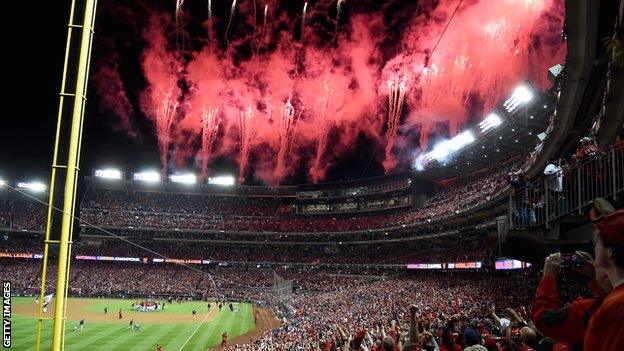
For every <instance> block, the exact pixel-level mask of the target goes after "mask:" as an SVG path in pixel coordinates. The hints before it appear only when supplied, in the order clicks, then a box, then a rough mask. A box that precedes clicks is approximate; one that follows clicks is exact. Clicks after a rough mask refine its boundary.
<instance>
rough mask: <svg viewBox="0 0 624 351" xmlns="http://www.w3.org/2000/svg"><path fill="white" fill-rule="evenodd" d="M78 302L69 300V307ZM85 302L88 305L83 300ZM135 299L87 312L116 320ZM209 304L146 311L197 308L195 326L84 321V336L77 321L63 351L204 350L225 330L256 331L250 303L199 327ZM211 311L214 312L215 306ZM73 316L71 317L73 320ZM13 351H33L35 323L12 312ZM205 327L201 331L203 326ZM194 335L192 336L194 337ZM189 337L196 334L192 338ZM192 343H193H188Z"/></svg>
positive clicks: (46, 343)
mask: <svg viewBox="0 0 624 351" xmlns="http://www.w3.org/2000/svg"><path fill="white" fill-rule="evenodd" d="M75 300H77V299H70V301H69V304H70V305H71V303H72V301H75ZM83 301H84V300H83ZM132 301H133V300H121V299H90V300H89V302H92V303H90V304H89V305H88V306H86V307H84V310H85V311H88V312H95V313H102V314H103V310H104V307H105V306H108V308H109V314H111V313H112V314H113V315H116V314H117V311H118V310H119V308H120V307H121V308H122V309H124V310H126V311H129V310H130V306H131V304H132ZM32 303H33V299H32V298H20V297H14V298H12V304H13V306H14V309H15V306H17V305H18V304H32ZM206 305H207V303H204V302H200V301H197V302H185V303H183V304H181V305H177V304H172V305H166V310H165V311H155V312H144V313H158V314H161V313H162V314H168V313H171V314H174V313H177V314H180V313H188V314H189V315H190V313H191V311H192V310H193V308H195V309H196V310H197V312H198V315H197V317H196V321H192V322H186V323H148V322H141V330H140V331H130V330H128V329H126V327H127V326H128V321H127V320H124V321H123V322H122V321H114V322H113V321H112V322H89V320H88V319H87V320H86V323H85V328H84V330H83V331H82V332H80V331H78V332H74V331H73V327H74V326H76V325H78V321H76V320H69V321H68V322H67V328H66V329H67V331H66V336H65V350H67V351H73V350H76V351H78V350H88V351H95V350H107V351H110V350H120V351H121V350H133V351H134V350H136V351H143V350H145V351H154V350H155V349H156V344H161V345H163V347H164V349H165V351H172V350H175V351H178V350H180V349H181V347H182V346H183V345H184V344H185V343H186V344H185V346H184V348H183V350H189V351H190V350H206V348H208V347H211V346H218V345H219V344H220V342H221V333H222V332H223V331H224V330H227V332H228V335H229V338H230V339H231V338H234V337H236V336H238V335H241V334H243V333H246V332H248V331H251V330H253V328H254V327H255V326H254V319H253V309H252V306H251V305H250V304H236V307H237V308H239V311H237V312H235V313H231V312H229V311H227V312H226V308H224V309H223V311H224V312H223V313H218V314H217V315H216V316H215V317H214V320H212V321H210V322H205V323H203V324H201V321H202V319H203V317H204V316H205V315H206V311H207V308H206ZM212 305H213V309H214V308H216V307H215V304H214V303H213V304H212ZM70 317H71V316H70ZM11 321H12V334H13V335H12V344H13V346H12V348H11V349H12V350H34V349H35V337H36V331H37V319H36V317H33V316H27V315H20V314H16V313H14V314H13V316H12V318H11ZM200 324H201V326H200ZM193 333H194V334H193ZM191 335H193V336H192V337H191ZM42 337H43V342H42V350H48V349H50V346H51V339H52V321H44V329H43V334H42ZM189 338H190V339H189Z"/></svg>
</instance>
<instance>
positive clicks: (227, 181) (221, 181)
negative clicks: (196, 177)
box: [208, 176, 235, 186]
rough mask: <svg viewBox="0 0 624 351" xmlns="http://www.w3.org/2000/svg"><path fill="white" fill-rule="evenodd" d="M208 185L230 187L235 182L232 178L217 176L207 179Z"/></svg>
mask: <svg viewBox="0 0 624 351" xmlns="http://www.w3.org/2000/svg"><path fill="white" fill-rule="evenodd" d="M208 184H214V185H225V186H232V185H234V184H235V180H234V177H232V176H219V177H213V178H208Z"/></svg>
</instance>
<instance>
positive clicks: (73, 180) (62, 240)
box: [35, 0, 97, 351]
mask: <svg viewBox="0 0 624 351" xmlns="http://www.w3.org/2000/svg"><path fill="white" fill-rule="evenodd" d="M96 7H97V0H72V1H71V6H70V11H69V23H68V26H67V40H66V46H65V58H64V64H63V74H62V78H61V89H60V94H59V107H58V114H57V127H56V135H55V140H54V150H53V156H52V172H51V175H50V188H49V189H50V192H49V194H50V195H49V197H48V213H47V220H46V231H45V241H44V246H43V264H42V267H43V268H42V270H41V291H40V294H39V301H43V299H44V294H45V289H46V274H47V265H48V253H49V249H50V244H58V266H57V267H58V269H57V276H56V291H55V301H54V317H53V321H54V324H53V326H52V347H51V349H52V351H61V350H63V349H64V346H65V323H66V321H67V291H68V290H69V289H68V286H67V283H68V281H69V259H70V253H71V246H70V245H71V242H72V235H73V227H74V218H75V216H74V213H75V204H76V185H77V183H78V171H79V169H80V146H81V144H82V128H83V121H84V109H85V103H86V100H87V83H88V81H89V64H90V62H91V46H92V42H93V33H94V30H95V28H94V27H95V9H96ZM75 36H78V37H77V38H75ZM76 39H77V40H76ZM76 60H77V62H76ZM68 78H69V81H68ZM59 153H60V154H59ZM58 172H61V173H60V175H59V178H58V179H57V173H58ZM63 175H64V177H63ZM56 187H59V188H61V189H63V191H55V188H56ZM55 193H56V194H57V196H55ZM53 208H62V212H61V223H60V226H59V224H58V223H56V222H57V221H56V220H55V219H54V217H55V216H53V214H52V209H53ZM53 228H54V232H55V233H59V232H60V235H59V239H58V240H56V239H55V240H51V239H50V234H51V232H52V231H53ZM44 319H48V318H44V316H43V303H39V313H38V318H37V337H36V347H35V350H36V351H39V350H41V333H42V331H43V321H44Z"/></svg>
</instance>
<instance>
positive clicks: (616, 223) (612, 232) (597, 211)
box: [589, 198, 624, 246]
mask: <svg viewBox="0 0 624 351" xmlns="http://www.w3.org/2000/svg"><path fill="white" fill-rule="evenodd" d="M589 218H590V219H591V221H592V222H594V225H595V226H596V229H598V231H599V232H600V236H601V237H603V238H604V239H605V240H606V241H608V242H609V243H611V244H614V245H618V246H624V210H617V211H616V210H615V208H613V206H612V205H611V204H610V203H609V202H608V201H607V200H605V199H601V198H598V199H595V200H594V208H592V209H591V211H590V212H589Z"/></svg>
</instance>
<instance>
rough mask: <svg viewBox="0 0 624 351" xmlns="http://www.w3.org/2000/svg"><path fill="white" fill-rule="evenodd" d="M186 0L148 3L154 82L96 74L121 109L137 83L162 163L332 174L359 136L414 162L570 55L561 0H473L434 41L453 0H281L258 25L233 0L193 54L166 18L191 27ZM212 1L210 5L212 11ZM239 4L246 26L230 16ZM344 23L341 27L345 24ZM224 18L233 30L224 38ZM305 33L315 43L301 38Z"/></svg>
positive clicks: (391, 157)
mask: <svg viewBox="0 0 624 351" xmlns="http://www.w3.org/2000/svg"><path fill="white" fill-rule="evenodd" d="M183 3H184V2H183V1H181V0H177V1H176V15H175V17H172V16H166V15H162V14H156V15H150V16H151V17H149V20H148V23H147V24H146V25H144V26H142V27H143V28H146V29H145V31H144V32H143V38H142V39H143V40H144V42H145V43H146V44H147V45H146V47H145V49H144V50H143V51H142V53H141V68H142V72H141V73H142V74H143V77H144V78H145V88H144V89H143V90H141V91H140V92H138V94H137V93H136V92H134V91H125V92H124V91H123V90H124V89H127V88H126V87H128V86H133V85H132V84H126V79H131V78H128V77H125V76H124V75H122V74H121V72H123V71H124V70H121V69H118V68H117V67H116V66H111V65H102V67H98V68H97V69H98V70H99V72H96V74H94V75H93V77H94V79H102V80H112V81H114V84H109V85H108V86H109V88H108V89H102V87H103V86H104V85H105V84H107V82H106V81H104V82H98V84H96V86H98V87H100V88H98V93H99V94H100V95H101V99H99V100H100V101H101V103H102V104H105V105H106V106H107V108H108V110H109V111H119V112H115V113H116V114H119V118H120V119H121V120H122V121H123V120H127V119H129V118H130V115H140V114H138V113H132V106H133V104H132V103H133V102H134V101H132V99H133V97H136V96H138V102H137V104H136V105H137V106H138V107H140V112H141V113H142V115H143V116H146V117H147V118H149V119H150V120H152V121H153V122H154V125H155V127H156V128H155V129H156V132H157V134H158V149H159V151H160V157H161V162H162V165H163V168H165V167H166V165H167V164H168V163H167V161H168V160H167V158H168V157H169V155H170V157H172V158H173V159H174V160H175V161H176V162H174V164H184V161H185V160H187V159H189V158H193V157H194V158H196V159H198V160H201V168H202V173H205V172H207V171H206V167H207V164H208V163H209V161H210V160H211V159H215V158H225V159H231V160H235V161H237V163H238V166H239V177H240V178H241V180H243V179H244V177H245V176H246V175H250V174H252V175H253V177H254V178H255V179H257V180H259V181H262V182H265V183H268V184H276V183H278V182H280V180H281V179H287V178H288V177H289V176H291V175H293V174H294V172H296V171H297V170H299V169H302V168H301V167H299V166H300V165H304V164H305V165H307V167H306V169H307V170H308V174H307V176H308V179H310V180H311V181H315V182H316V181H321V180H323V179H324V177H325V174H326V172H327V171H328V170H329V169H331V167H332V166H333V165H336V164H338V163H339V162H340V161H341V160H342V159H344V158H345V157H346V156H347V155H349V154H351V153H352V152H353V151H354V148H355V145H356V143H357V141H358V140H360V139H361V137H362V136H363V137H365V138H366V140H367V141H369V142H371V143H376V145H375V146H377V147H378V148H384V151H385V152H384V157H383V159H381V157H380V160H379V161H382V162H383V165H384V167H385V169H386V170H388V171H390V170H392V169H399V168H400V167H406V166H408V165H409V164H410V161H411V160H409V157H411V156H409V155H411V154H413V148H414V147H416V146H417V145H418V144H419V145H420V147H421V148H423V149H426V148H427V147H428V146H429V140H430V139H431V140H434V138H436V137H437V135H436V133H437V134H444V135H447V134H454V133H456V132H457V130H458V129H459V128H460V127H461V126H462V125H464V124H467V123H472V122H475V121H479V120H481V119H482V118H483V116H485V115H486V114H487V113H488V112H489V111H491V109H492V108H493V107H495V105H496V104H498V103H500V102H501V101H503V100H504V99H506V98H507V97H508V96H509V94H510V93H511V92H512V91H513V88H514V87H515V86H516V85H517V84H518V83H520V82H522V81H524V80H527V79H529V80H531V81H532V82H533V83H535V84H536V85H537V86H539V87H541V88H545V87H548V84H549V83H548V81H547V75H546V72H547V69H548V68H549V67H550V66H552V65H554V64H556V63H560V62H561V61H562V60H563V58H564V49H565V46H564V43H562V42H561V39H560V32H561V26H562V24H563V8H564V6H563V1H562V0H539V1H538V0H497V1H483V0H482V1H477V0H472V1H465V2H464V3H463V5H462V6H461V7H460V8H459V10H458V11H457V13H456V15H455V16H454V18H453V21H452V23H451V24H450V25H449V26H448V29H447V31H446V32H445V34H444V36H443V39H442V40H441V42H440V44H439V46H438V47H437V49H436V50H435V52H434V53H433V54H432V49H433V47H434V46H435V44H436V43H437V42H438V39H439V38H440V36H441V33H442V31H443V29H444V27H445V25H446V23H448V19H449V17H450V14H451V13H453V11H454V9H455V8H456V6H457V1H456V0H440V1H437V2H430V4H429V5H428V7H426V8H425V7H423V8H420V7H419V8H418V11H415V5H406V6H412V7H407V8H406V11H404V12H403V13H402V15H401V16H398V15H397V13H387V12H385V11H386V8H391V6H383V7H381V9H379V8H376V9H375V10H371V11H368V12H367V13H369V14H365V13H361V11H359V8H360V6H364V7H365V6H372V5H365V4H362V5H360V3H359V2H358V4H357V6H356V5H355V3H353V4H351V6H352V7H354V14H353V15H352V16H349V18H348V19H347V18H341V16H342V17H344V16H345V14H346V11H345V9H344V8H342V6H344V5H345V1H344V0H341V1H337V2H336V4H335V6H336V18H335V26H334V19H333V18H328V17H327V16H325V17H324V16H322V13H323V11H326V10H327V9H329V8H330V7H331V6H333V5H334V2H333V1H329V0H327V1H325V2H316V3H314V11H313V12H314V15H312V13H310V14H308V13H307V10H308V7H307V3H305V4H304V5H303V9H302V12H299V10H297V11H295V12H296V13H287V12H286V11H283V9H281V8H280V5H279V4H277V5H275V6H274V7H272V8H271V11H272V13H271V14H269V13H268V10H269V9H268V5H267V4H265V6H264V11H263V19H262V30H261V32H260V31H257V30H256V29H254V23H255V22H254V21H255V19H254V13H255V11H256V10H255V6H252V5H251V2H244V3H243V2H241V4H240V6H239V7H238V8H237V2H236V0H232V2H231V8H230V12H229V14H228V16H229V18H223V19H222V21H214V25H213V26H210V27H211V28H209V29H208V30H209V31H213V33H209V34H210V37H211V38H213V39H211V40H206V41H202V40H201V39H195V38H190V40H192V41H193V40H196V41H194V42H193V44H194V46H193V47H197V48H198V49H197V50H194V51H193V53H191V54H188V53H186V52H185V53H184V54H182V53H181V52H180V51H181V50H179V51H175V50H170V49H171V48H172V47H175V45H171V43H173V40H172V39H173V33H171V34H169V33H168V30H169V28H172V27H173V26H174V25H176V28H179V29H180V31H182V32H183V33H182V34H184V35H187V36H188V34H187V33H186V32H185V28H186V27H192V26H182V25H180V24H181V20H184V21H186V20H187V19H189V18H190V19H191V20H192V18H193V13H191V12H190V11H187V12H184V11H183V10H182V8H181V6H182V4H183ZM366 3H369V2H366ZM370 3H373V2H370ZM392 4H394V2H392ZM208 5H209V12H208V16H209V17H211V16H213V15H215V16H216V15H217V13H216V12H215V13H214V14H213V13H212V12H211V11H212V10H211V9H210V8H211V5H212V3H211V2H209V4H208ZM271 6H273V5H271ZM388 11H390V10H388ZM393 11H396V10H393ZM155 12H157V11H155ZM235 13H236V15H237V19H238V18H239V17H240V19H241V25H240V26H232V21H233V16H234V14H235ZM269 15H270V16H271V20H270V21H269V19H268V17H269ZM135 16H145V14H143V12H142V13H141V14H139V13H137V14H136V15H135ZM202 16H204V14H203V13H202V14H201V15H200V16H198V17H202ZM152 17H153V18H152ZM299 19H301V23H299ZM127 20H128V21H129V22H130V21H131V20H132V18H127ZM202 20H203V18H202ZM174 21H175V23H174ZM189 23H191V22H189ZM339 23H345V24H344V25H343V26H344V27H345V28H344V30H342V28H340V29H341V32H340V34H341V35H339V36H338V35H337V34H338V33H337V32H336V31H337V29H338V24H339ZM234 28H236V30H234ZM396 28H400V30H395V29H396ZM258 29H259V28H258ZM217 31H218V32H219V33H221V31H224V32H225V42H224V39H223V38H221V40H219V39H218V36H217V35H216V34H215V33H216V32H217ZM176 32H177V30H176ZM258 32H260V33H258ZM299 34H301V35H300V37H297V35H299ZM176 35H177V34H176ZM258 35H260V40H259V43H258V39H257V38H258ZM304 35H305V42H306V45H305V46H303V45H301V44H302V42H301V41H300V42H299V43H297V42H298V41H299V40H302V39H303V37H304ZM230 42H231V44H232V45H229V44H230ZM293 44H294V45H293ZM298 44H299V45H298ZM250 47H251V50H249V48H250ZM245 50H248V52H246V51H245ZM122 54H125V53H123V51H121V50H120V51H119V53H117V55H119V56H121V55H122ZM123 59H124V60H125V59H126V58H125V57H124V58H123ZM106 61H122V59H120V60H117V58H113V59H110V60H105V61H104V62H106ZM122 62H123V61H122ZM111 67H112V68H113V70H112V71H111ZM106 70H108V71H106ZM421 72H422V73H421ZM130 81H131V80H130ZM181 87H182V88H181ZM182 89H183V90H182ZM113 90H121V91H113ZM123 96H125V97H127V98H128V99H127V100H125V101H122V100H120V99H119V97H123ZM288 97H290V100H288ZM386 99H387V102H386ZM131 102H132V103H131ZM116 104H117V106H116ZM120 104H121V105H120ZM289 104H290V107H292V109H290V107H289ZM120 106H121V107H120ZM203 106H207V107H209V108H210V109H217V110H218V113H216V115H217V116H219V119H218V122H215V121H214V120H212V121H210V123H207V124H206V123H205V122H206V119H205V118H202V116H203V115H205V114H206V113H209V111H212V110H206V111H203V112H204V113H202V107H203ZM302 106H306V109H305V110H304V109H303V107H302ZM137 112H138V111H137ZM287 112H288V113H287ZM178 117H179V118H180V120H179V121H178V120H177V118H178ZM123 125H130V126H131V125H132V124H128V123H126V122H124V123H123ZM206 137H208V138H207V139H206V142H204V140H205V138H206ZM170 143H171V146H170V145H169V144H170ZM200 145H201V146H200ZM276 156H277V157H276ZM250 159H251V160H253V162H252V163H251V164H250Z"/></svg>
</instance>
